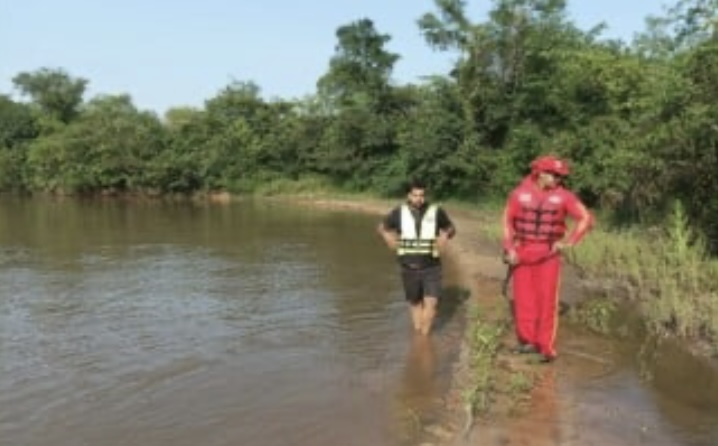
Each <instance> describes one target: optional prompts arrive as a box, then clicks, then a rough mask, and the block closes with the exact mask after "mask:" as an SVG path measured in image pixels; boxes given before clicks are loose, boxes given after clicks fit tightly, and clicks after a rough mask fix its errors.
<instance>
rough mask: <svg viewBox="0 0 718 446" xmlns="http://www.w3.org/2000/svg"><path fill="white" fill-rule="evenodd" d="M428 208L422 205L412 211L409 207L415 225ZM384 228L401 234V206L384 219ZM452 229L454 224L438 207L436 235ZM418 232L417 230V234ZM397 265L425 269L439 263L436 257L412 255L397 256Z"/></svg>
mask: <svg viewBox="0 0 718 446" xmlns="http://www.w3.org/2000/svg"><path fill="white" fill-rule="evenodd" d="M428 208H429V203H424V205H423V206H422V207H421V208H419V209H414V208H412V207H411V206H409V209H410V210H411V212H412V214H414V221H416V222H417V225H418V224H419V223H418V222H421V220H422V218H423V217H424V214H425V213H426V210H427V209H428ZM384 227H385V228H386V229H388V230H390V231H396V232H398V233H399V234H401V206H397V207H395V208H394V209H392V210H391V211H390V212H389V213H388V214H387V215H386V216H385V217H384ZM453 227H454V224H453V223H452V221H451V219H450V218H449V215H448V214H447V213H446V211H444V209H442V208H441V207H438V208H437V209H436V235H438V234H439V230H444V231H448V230H451V229H452V228H453ZM417 229H418V228H417ZM418 232H419V231H418V230H417V233H418ZM399 263H401V264H402V265H403V266H406V267H411V268H426V267H429V266H433V265H438V264H439V263H440V260H439V258H438V257H433V256H431V255H426V254H414V255H406V256H399Z"/></svg>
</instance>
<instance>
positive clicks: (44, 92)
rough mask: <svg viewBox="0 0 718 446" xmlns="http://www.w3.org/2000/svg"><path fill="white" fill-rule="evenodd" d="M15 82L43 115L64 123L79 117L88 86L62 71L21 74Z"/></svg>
mask: <svg viewBox="0 0 718 446" xmlns="http://www.w3.org/2000/svg"><path fill="white" fill-rule="evenodd" d="M12 81H13V84H14V85H15V88H17V89H19V90H20V92H21V93H22V94H23V95H25V96H29V97H30V98H31V100H32V101H33V103H35V104H36V105H37V106H38V107H39V108H40V109H41V110H42V111H43V112H45V113H47V114H48V115H50V116H52V117H53V118H55V119H57V120H59V121H61V122H64V123H68V122H70V121H71V120H72V119H73V118H75V117H76V116H77V113H78V108H79V106H80V104H82V101H83V96H84V94H85V88H86V87H87V83H88V81H87V80H86V79H82V78H73V77H71V76H70V75H69V74H68V73H67V72H66V71H64V70H62V69H50V68H41V69H39V70H37V71H34V72H22V73H19V74H18V75H16V76H15V77H14V78H13V80H12Z"/></svg>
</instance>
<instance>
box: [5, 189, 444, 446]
mask: <svg viewBox="0 0 718 446" xmlns="http://www.w3.org/2000/svg"><path fill="white" fill-rule="evenodd" d="M0 212H2V214H3V216H4V218H3V219H2V220H0V287H1V288H0V437H2V438H3V444H13V445H15V444H17V445H24V446H35V445H43V446H44V445H53V446H62V445H68V446H69V445H72V446H77V445H99V444H101V445H103V446H112V445H127V444H142V445H146V446H154V445H173V446H182V445H192V446H196V445H203V446H205V445H236V444H242V445H263V446H272V445H282V446H284V445H286V444H292V445H300V446H301V445H313V446H315V445H316V446H321V445H337V444H342V445H367V444H372V445H392V444H395V443H396V442H397V441H399V440H400V437H401V436H402V433H401V432H400V431H401V427H400V426H399V425H400V423H399V421H398V419H397V414H396V411H395V407H396V404H401V405H402V406H404V407H407V408H409V409H410V410H412V411H414V412H416V413H421V411H422V410H424V408H425V409H426V410H430V409H431V405H430V404H429V405H426V404H424V402H425V401H426V402H428V401H432V400H433V401H436V399H437V396H436V395H429V393H428V392H433V391H435V390H436V391H439V390H441V389H442V388H445V386H442V385H434V384H435V382H434V381H436V382H441V380H442V379H445V378H442V377H445V376H446V375H447V373H446V371H447V370H448V366H447V365H446V364H442V361H444V362H446V361H450V360H451V356H450V354H449V352H450V350H451V346H452V345H455V344H456V342H454V341H455V339H450V338H449V337H447V336H449V335H450V333H452V330H454V332H457V330H456V329H452V328H450V327H451V325H452V322H451V321H448V322H447V324H446V327H444V328H442V333H443V334H442V333H440V334H438V335H437V336H436V337H435V338H436V339H435V340H436V342H438V347H437V346H435V347H436V350H435V351H434V353H432V354H426V351H421V352H420V351H418V350H416V349H415V348H416V347H417V346H415V345H413V344H411V342H410V341H411V330H410V329H409V325H408V318H407V317H406V313H405V312H406V307H405V304H404V302H403V299H402V293H401V290H400V288H399V287H400V282H399V280H398V275H397V271H396V269H395V264H394V261H393V259H391V257H390V256H389V255H387V252H386V249H385V247H384V246H383V245H382V244H381V243H380V241H379V240H378V239H377V238H376V236H375V232H374V227H375V224H376V218H372V217H367V216H361V215H354V214H350V213H343V212H329V211H316V210H311V209H300V208H293V207H290V206H286V205H281V204H273V203H261V202H243V203H239V204H236V205H228V206H209V205H193V204H188V203H182V204H180V203H159V202H146V203H124V202H121V201H107V202H102V201H87V202H83V201H72V200H59V201H54V200H7V199H5V200H4V201H0ZM447 308H448V307H447ZM457 316H458V315H455V316H452V320H458V317H457ZM442 339H443V340H442ZM419 348H420V349H423V347H421V346H419ZM407 352H409V353H408V354H407ZM431 364H434V366H432V365H431ZM429 369H433V371H429ZM407 372H408V373H407ZM413 372H416V373H413ZM397 399H399V400H398V401H399V402H398V403H397ZM398 426H399V427H398Z"/></svg>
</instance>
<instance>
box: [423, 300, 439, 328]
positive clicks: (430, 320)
mask: <svg viewBox="0 0 718 446" xmlns="http://www.w3.org/2000/svg"><path fill="white" fill-rule="evenodd" d="M438 303H439V299H437V298H436V297H432V296H426V297H424V306H423V311H422V318H421V319H422V324H421V334H423V335H428V334H429V332H430V331H431V327H432V326H433V325H434V318H435V317H436V306H437V304H438Z"/></svg>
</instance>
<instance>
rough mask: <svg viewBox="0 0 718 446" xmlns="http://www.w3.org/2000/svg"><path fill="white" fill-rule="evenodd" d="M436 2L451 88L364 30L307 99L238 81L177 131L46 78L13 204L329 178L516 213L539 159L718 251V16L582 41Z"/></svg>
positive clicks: (556, 9)
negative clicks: (401, 64)
mask: <svg viewBox="0 0 718 446" xmlns="http://www.w3.org/2000/svg"><path fill="white" fill-rule="evenodd" d="M469 3H470V2H467V1H463V0H435V5H434V8H433V9H434V11H429V12H427V13H426V14H424V15H423V16H421V17H419V18H418V20H417V26H418V30H419V31H420V32H421V33H422V34H423V36H424V37H425V39H426V42H427V44H428V45H429V46H430V47H431V48H433V49H435V50H437V51H452V52H454V54H456V55H457V56H458V57H457V58H456V63H455V66H454V67H453V68H452V70H451V71H450V72H449V73H446V74H445V75H435V76H433V77H430V78H427V79H425V80H424V81H423V82H422V83H420V84H407V85H396V83H395V82H393V81H392V74H393V70H394V67H395V65H396V63H397V61H398V60H399V58H400V55H399V54H396V53H393V52H391V51H389V50H388V49H387V46H388V44H389V43H390V41H391V35H390V34H386V33H382V32H380V31H379V30H377V29H376V27H375V24H374V22H373V21H372V20H371V19H369V18H360V19H358V20H354V21H351V22H349V23H347V24H344V25H341V26H339V27H338V28H337V30H336V34H335V36H336V47H335V53H334V54H333V55H332V57H331V58H330V60H329V61H328V69H327V71H326V73H324V74H323V75H322V76H321V77H320V78H319V79H318V81H317V92H316V94H315V95H310V96H308V97H306V98H303V99H301V100H291V101H290V100H273V101H267V100H265V99H264V98H263V97H262V95H261V90H260V88H259V86H258V85H257V84H255V83H254V82H252V81H234V82H231V83H229V85H227V86H226V87H224V88H222V89H220V90H219V91H218V92H217V94H216V95H215V96H214V97H211V98H208V99H207V101H206V102H205V103H204V105H203V106H202V107H198V108H177V109H172V110H170V111H168V112H167V114H166V115H165V116H164V117H163V119H159V118H158V117H156V116H154V115H153V114H152V113H148V112H145V111H141V110H138V109H137V108H136V107H135V106H134V105H133V104H132V101H131V98H129V97H128V96H126V95H120V96H111V97H97V98H93V99H90V100H89V101H84V94H85V89H86V86H87V80H85V79H83V78H78V77H74V76H72V75H70V74H69V73H67V72H65V71H64V70H62V69H51V68H40V69H38V70H37V71H34V72H22V73H19V74H18V75H17V76H15V77H14V78H13V82H14V85H15V87H16V89H17V90H18V91H19V92H20V93H21V94H22V96H23V97H24V98H26V99H28V102H26V103H19V102H15V101H13V100H11V99H10V98H9V97H5V96H0V174H1V178H0V188H2V189H3V190H22V189H30V190H51V191H58V192H60V191H62V192H78V191H82V192H99V191H103V192H104V191H107V190H115V191H126V192H136V191H153V192H160V193H161V192H171V193H177V192H182V193H192V192H195V191H200V190H205V191H210V190H229V191H243V192H251V191H254V190H256V189H258V188H260V189H261V188H262V186H263V184H265V183H266V184H282V182H283V181H287V182H289V184H291V183H292V182H293V181H296V180H297V179H299V178H303V177H306V176H321V177H323V178H326V180H327V181H328V182H329V183H331V184H333V185H338V186H340V187H342V188H345V189H347V190H350V191H354V192H372V193H378V194H381V195H386V196H388V195H395V194H396V193H398V192H400V190H401V184H403V182H404V181H405V180H406V179H407V178H408V177H411V176H419V177H423V178H424V179H425V180H426V181H427V182H428V184H429V186H430V188H431V192H432V195H434V196H436V197H438V198H441V199H443V200H445V199H464V200H471V201H475V200H484V199H487V198H496V197H499V198H500V199H501V198H503V196H504V195H505V194H506V192H507V191H508V190H510V189H511V188H512V187H514V186H515V184H516V183H517V181H519V179H520V178H521V176H522V175H524V174H525V173H526V171H527V168H528V164H529V162H530V161H531V159H533V158H534V157H535V156H537V155H539V154H542V153H546V152H552V153H558V154H560V155H562V156H565V157H566V158H568V159H569V160H570V161H571V164H572V170H573V174H572V176H571V178H570V183H569V185H570V186H571V188H572V189H574V190H576V191H577V192H578V193H579V194H580V195H581V197H582V198H584V200H585V201H586V202H587V203H588V204H589V205H590V206H591V207H592V208H594V209H596V210H597V211H599V212H601V213H603V214H605V215H607V216H608V217H610V219H611V221H613V222H615V223H616V224H620V225H622V226H624V227H630V226H631V225H634V224H643V225H657V224H660V223H661V222H662V221H663V220H664V219H665V217H666V215H668V214H669V213H670V212H671V205H672V203H673V201H674V200H676V199H678V200H680V201H681V202H682V203H683V205H684V211H685V216H686V219H687V221H688V224H689V225H690V227H691V229H692V230H694V231H695V232H696V233H699V234H701V236H703V237H704V239H705V244H706V246H707V249H708V250H709V251H710V252H718V226H717V225H715V223H714V222H715V221H716V220H718V200H716V199H715V197H716V196H718V125H717V124H716V122H718V105H717V104H718V90H716V89H715V87H714V86H715V85H716V82H718V39H717V38H716V37H715V36H716V35H718V34H716V32H715V31H716V30H715V24H716V23H718V21H716V11H717V10H718V9H717V8H716V6H718V4H717V3H716V0H679V1H677V2H676V4H675V5H673V7H671V8H669V9H668V10H667V11H666V14H665V16H664V17H652V18H649V20H648V21H647V27H646V30H645V32H644V33H642V34H641V35H639V36H638V38H637V39H636V40H635V41H634V42H630V43H628V42H620V41H612V40H605V39H602V38H601V32H602V29H603V28H602V24H599V25H597V26H596V27H594V28H593V29H589V30H581V29H579V28H578V27H577V26H576V25H575V23H574V22H573V21H571V20H570V18H569V16H568V14H567V10H568V9H567V8H568V7H567V2H566V1H565V0H493V2H492V3H491V7H490V10H489V14H488V15H487V16H486V17H485V18H483V19H481V20H476V19H474V18H472V17H471V16H470V14H469V10H470V8H469V6H468V5H469Z"/></svg>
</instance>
